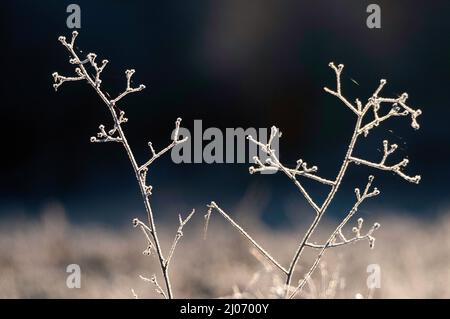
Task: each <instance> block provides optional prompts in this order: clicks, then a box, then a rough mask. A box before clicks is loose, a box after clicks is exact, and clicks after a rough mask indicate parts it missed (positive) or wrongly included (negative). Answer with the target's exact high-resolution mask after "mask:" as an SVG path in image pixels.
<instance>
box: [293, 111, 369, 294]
mask: <svg viewBox="0 0 450 319" xmlns="http://www.w3.org/2000/svg"><path fill="white" fill-rule="evenodd" d="M361 121H362V116H360V115H359V116H358V119H357V121H356V125H355V129H354V130H353V135H352V138H351V140H350V144H349V146H348V149H347V153H346V154H345V158H344V161H343V163H342V166H341V168H340V170H339V173H338V175H337V176H336V179H335V182H334V185H333V186H332V187H331V190H330V192H329V193H328V196H327V197H326V199H325V201H324V202H323V204H322V206H321V208H320V210H319V212H318V214H317V215H316V217H315V218H314V221H313V222H312V224H311V225H310V226H309V228H308V230H307V231H306V234H305V235H304V236H303V239H302V240H301V242H300V244H299V246H298V248H297V251H296V252H295V254H294V257H293V258H292V261H291V264H290V266H289V268H288V274H287V277H286V282H285V285H286V295H287V294H288V293H289V287H290V285H291V281H292V276H293V274H294V271H295V268H296V266H297V263H298V260H299V259H300V256H301V254H302V252H303V250H304V248H305V247H306V243H307V242H308V240H309V238H310V237H311V235H312V234H313V233H314V230H315V229H316V228H317V226H318V225H319V222H320V220H321V218H322V216H323V215H324V214H325V212H326V210H327V208H328V206H329V205H330V203H331V201H332V200H333V198H334V195H335V194H336V192H337V191H338V190H339V186H340V185H341V182H342V179H343V178H344V175H345V172H346V171H347V168H348V165H349V163H350V157H351V156H352V153H353V149H354V147H355V144H356V141H357V139H358V130H359V127H360V126H361ZM324 249H326V248H324Z"/></svg>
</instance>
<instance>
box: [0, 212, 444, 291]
mask: <svg viewBox="0 0 450 319" xmlns="http://www.w3.org/2000/svg"><path fill="white" fill-rule="evenodd" d="M203 213H204V212H199V213H198V214H197V215H196V216H194V218H193V220H192V223H191V224H188V225H187V226H186V228H185V236H184V237H183V239H182V242H181V244H180V245H179V247H178V250H177V251H176V254H175V257H174V260H173V262H174V263H173V265H172V266H173V268H172V269H171V274H172V284H173V287H174V291H175V294H176V297H179V298H202V297H207V298H218V297H227V296H228V297H230V296H234V297H243V298H245V297H269V298H276V297H277V296H278V294H279V288H280V287H281V278H280V277H279V276H278V273H277V272H276V270H274V269H270V267H267V265H266V264H265V263H264V261H263V260H262V259H261V258H260V257H259V255H258V254H256V253H252V251H251V249H250V247H249V245H248V244H247V243H246V242H245V241H244V240H243V239H242V237H241V236H240V234H238V233H237V232H236V231H235V230H234V229H233V228H231V227H230V226H229V225H227V224H225V222H224V221H223V220H221V219H220V216H219V215H216V216H213V218H212V219H211V225H210V229H209V235H208V238H207V240H206V241H204V240H203V237H202V236H203V230H202V222H203ZM236 219H237V220H240V221H242V225H245V227H246V228H247V230H248V231H249V232H250V233H251V234H253V235H254V237H255V238H256V239H257V240H259V241H260V242H261V243H262V245H263V246H264V247H266V248H267V249H268V250H269V251H270V252H272V253H273V255H274V256H275V257H277V258H279V259H280V260H281V261H283V264H285V265H286V264H287V263H288V260H289V258H290V256H291V255H292V253H293V251H294V249H295V245H296V244H295V241H296V240H297V239H298V237H299V235H301V234H303V233H300V232H298V233H293V232H289V233H288V232H280V231H276V232H274V231H270V230H269V229H267V228H265V227H263V226H262V225H260V224H258V222H256V221H255V220H252V219H249V218H245V216H243V215H238V216H236ZM376 221H379V222H381V224H382V227H381V229H379V230H378V231H377V233H376V237H377V240H376V245H375V249H373V250H370V249H369V247H368V243H367V242H359V243H356V244H353V245H350V246H344V247H342V248H333V249H332V250H329V252H328V253H327V254H326V258H324V263H323V264H322V266H321V267H320V269H318V270H317V271H316V273H315V275H314V276H313V279H314V280H313V282H312V283H311V285H310V286H309V287H307V288H306V289H305V292H304V294H303V295H302V297H306V298H309V297H314V298H325V297H326V298H354V297H355V296H356V295H357V294H361V295H362V296H363V297H368V296H370V295H373V297H374V298H450V267H449V265H450V215H447V216H445V217H440V218H439V219H436V220H434V221H429V222H425V221H419V220H416V219H412V218H399V217H396V218H394V217H389V215H382V216H380V215H378V216H377V220H376ZM373 222H374V221H367V223H368V224H367V225H366V227H369V226H368V225H369V224H372V223H373ZM351 225H353V224H351ZM300 228H301V227H300ZM326 228H327V227H323V228H322V234H325V233H324V232H323V230H324V229H326ZM350 228H351V227H350ZM0 230H1V231H0V297H2V298H132V297H133V295H132V293H131V288H133V289H134V291H135V292H136V294H137V295H138V296H139V298H159V295H158V294H156V293H155V292H154V288H153V287H152V286H151V284H149V283H146V282H143V281H142V280H140V279H139V277H138V276H139V275H140V274H142V275H144V276H147V277H150V276H151V275H152V274H153V272H154V271H157V269H158V268H157V260H156V258H154V257H149V256H144V255H143V254H142V251H143V250H144V249H145V248H146V243H145V241H144V238H143V237H142V233H141V232H140V231H139V230H138V229H133V228H132V226H131V222H130V226H129V227H128V226H127V227H124V228H123V229H120V230H117V229H111V228H107V227H104V226H103V227H99V226H86V225H84V226H74V225H71V224H70V223H68V222H67V221H66V219H65V218H64V214H62V213H58V212H57V211H56V212H50V213H48V212H47V213H45V214H44V215H43V216H42V217H41V218H40V219H39V220H34V221H25V220H14V221H12V220H3V221H2V222H1V223H0ZM347 230H348V231H349V232H350V229H347ZM175 231H176V225H172V226H170V227H168V226H164V227H162V228H161V229H160V231H159V232H160V236H161V237H162V242H163V243H164V247H163V248H164V250H165V251H167V249H168V246H169V245H170V243H171V240H172V236H173V234H174V233H175ZM169 234H170V236H169ZM315 239H316V240H318V241H319V240H320V238H315ZM311 253H312V250H309V251H308V254H305V257H306V258H307V260H308V262H311V260H312V259H311V257H312V256H313V255H312V254H311ZM73 263H75V264H78V265H80V267H81V273H82V277H81V288H80V289H68V288H67V286H66V278H67V275H68V273H66V267H67V265H68V264H73ZM369 264H379V265H380V267H381V288H380V289H376V290H374V291H372V292H369V291H368V289H367V286H366V279H367V276H368V275H369V274H368V273H367V272H366V269H367V266H368V265H369ZM303 265H305V264H303ZM303 270H304V269H303ZM300 271H301V269H300ZM157 274H158V276H160V275H159V273H158V272H157ZM298 275H299V274H298ZM159 278H160V277H159ZM159 281H160V282H162V280H161V279H159Z"/></svg>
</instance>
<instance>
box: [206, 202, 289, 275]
mask: <svg viewBox="0 0 450 319" xmlns="http://www.w3.org/2000/svg"><path fill="white" fill-rule="evenodd" d="M208 207H209V209H208V213H207V214H206V215H205V218H206V224H205V236H206V232H207V227H208V222H209V218H210V216H211V213H212V210H213V209H215V210H217V211H218V212H219V213H220V214H221V215H222V216H223V217H224V218H225V220H227V221H228V222H229V223H230V224H231V225H232V226H233V227H234V228H236V229H237V230H238V231H239V232H240V233H241V234H242V235H243V236H244V237H246V238H247V239H248V240H249V241H250V243H251V244H252V245H253V246H254V247H255V248H256V249H257V250H258V251H259V252H260V253H261V254H262V255H263V256H264V257H266V258H267V259H268V260H269V261H270V262H271V263H272V264H273V265H274V266H275V267H277V268H278V269H280V270H281V271H282V272H283V273H284V274H287V273H288V271H287V270H286V269H285V268H284V267H283V266H282V265H281V264H280V263H279V262H278V261H276V260H275V258H273V257H272V256H271V255H270V254H269V253H268V252H267V251H266V250H265V249H264V248H262V247H261V245H259V244H258V243H257V242H256V241H255V240H254V239H253V238H252V237H251V236H250V235H249V234H248V233H247V232H246V231H245V230H244V229H243V228H242V227H241V226H239V225H238V224H237V223H236V222H235V221H234V220H233V219H232V218H231V217H230V216H229V215H228V214H227V213H225V212H224V211H223V209H221V208H220V207H219V206H217V204H216V203H215V202H211V204H210V205H209V206H208Z"/></svg>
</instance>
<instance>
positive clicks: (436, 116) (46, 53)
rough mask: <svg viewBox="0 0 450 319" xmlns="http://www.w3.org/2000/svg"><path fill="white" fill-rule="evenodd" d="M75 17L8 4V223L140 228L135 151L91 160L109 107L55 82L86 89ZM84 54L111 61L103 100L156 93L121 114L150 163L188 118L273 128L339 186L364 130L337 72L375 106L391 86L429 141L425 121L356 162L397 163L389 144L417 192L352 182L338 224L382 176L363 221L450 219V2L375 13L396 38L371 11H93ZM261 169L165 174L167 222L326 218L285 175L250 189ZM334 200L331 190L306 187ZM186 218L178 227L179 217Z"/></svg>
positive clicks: (4, 201)
mask: <svg viewBox="0 0 450 319" xmlns="http://www.w3.org/2000/svg"><path fill="white" fill-rule="evenodd" d="M70 3H72V1H40V2H36V1H23V0H17V1H5V2H4V3H2V9H1V24H2V27H1V39H0V40H1V42H0V43H1V52H2V58H1V59H0V61H1V62H0V63H1V68H2V76H1V82H2V83H1V115H2V119H3V120H2V124H1V134H2V151H1V165H0V214H1V215H3V216H16V215H21V216H28V215H36V214H39V213H40V212H41V211H42V210H43V209H45V207H46V206H48V205H49V204H51V203H59V204H60V205H62V206H63V207H64V208H65V210H66V211H67V214H68V216H69V218H70V220H72V221H74V222H85V221H90V222H98V223H112V224H117V223H124V222H127V223H128V222H129V218H131V217H132V216H134V215H136V214H140V213H142V212H143V206H142V202H141V198H140V195H139V193H138V187H137V184H136V181H135V177H134V175H133V173H132V170H131V167H130V165H129V163H128V159H127V157H126V154H125V152H124V150H123V149H122V148H121V146H120V145H118V144H114V143H107V144H91V143H90V142H89V137H90V136H92V135H94V134H95V133H96V132H97V128H98V125H99V124H100V123H103V124H110V123H111V122H110V117H109V114H108V113H107V110H106V107H105V105H104V104H103V103H102V102H101V100H100V99H99V97H98V96H97V95H96V94H95V92H94V91H93V90H92V88H91V87H89V86H88V85H87V84H86V83H84V82H73V83H65V84H64V85H63V86H62V87H61V88H60V90H58V92H57V93H55V92H54V90H53V87H52V80H53V79H52V77H51V74H52V72H54V71H58V72H59V73H60V74H63V75H71V74H73V67H72V66H71V65H70V64H69V63H68V54H67V52H66V50H65V49H64V48H63V47H62V46H61V44H60V43H59V42H58V41H57V37H58V36H59V35H66V36H67V37H69V36H70V33H71V30H69V29H68V28H67V27H66V18H67V16H68V13H66V7H67V5H68V4H70ZM76 3H77V4H79V5H80V7H81V29H80V30H79V32H80V36H79V37H78V39H77V46H78V48H79V49H80V50H82V51H83V54H87V53H88V52H95V53H97V55H98V59H99V60H100V59H103V58H107V59H109V61H110V64H108V66H107V68H106V69H105V72H104V75H103V83H102V85H103V87H104V88H105V89H106V91H108V92H109V93H110V94H112V95H116V94H117V93H119V92H121V91H122V90H123V88H124V86H125V76H124V70H125V69H126V68H135V69H136V74H135V77H134V80H135V83H137V84H138V83H144V84H146V85H147V89H146V90H144V91H143V92H141V93H139V94H134V95H132V96H128V97H126V98H125V99H124V100H123V101H122V104H121V107H122V108H123V109H124V110H126V112H127V116H128V118H129V123H128V124H126V126H125V129H126V133H127V134H128V136H129V141H130V143H131V144H132V147H133V148H134V150H135V153H136V155H137V157H138V161H139V162H143V161H145V160H146V159H147V157H148V156H149V150H148V147H147V142H148V141H149V140H151V141H152V142H153V144H154V145H155V146H156V147H157V148H161V147H163V146H165V145H166V144H167V143H169V137H170V132H171V130H172V128H173V123H174V121H175V119H176V118H177V117H178V116H181V117H182V118H183V126H184V127H187V128H189V129H191V130H192V129H193V123H194V120H195V119H201V120H203V127H204V129H206V128H208V127H218V128H221V129H223V130H224V129H225V128H227V127H231V128H234V127H244V128H247V127H256V128H259V127H270V126H271V125H274V124H275V125H277V126H279V127H280V128H281V130H282V131H283V137H282V139H281V141H280V149H281V158H282V160H283V162H285V163H289V164H292V165H294V164H295V160H296V159H298V158H299V157H301V158H303V159H305V160H307V161H308V162H309V163H311V164H314V165H318V166H319V174H320V175H322V176H324V177H328V178H330V179H332V178H334V176H335V175H336V173H337V170H338V168H339V167H340V164H341V162H342V159H343V156H344V153H345V150H346V146H347V144H348V142H349V139H350V136H351V133H352V130H353V125H354V121H355V117H354V115H353V114H352V113H351V112H350V111H349V110H348V109H346V108H345V107H344V106H343V105H342V104H341V103H339V102H338V101H337V99H336V98H334V97H332V96H329V95H327V94H326V93H324V91H323V87H324V86H329V87H331V88H334V87H335V78H334V73H333V72H332V70H331V69H329V67H328V63H329V62H330V61H335V62H336V63H343V64H345V66H346V67H345V70H344V73H343V77H342V78H343V90H344V92H345V94H346V96H347V97H348V98H350V99H352V100H354V99H355V98H356V97H359V98H360V99H361V100H363V101H365V100H366V98H367V97H368V96H370V94H371V93H372V92H373V90H374V89H375V88H376V87H377V85H378V83H379V79H380V78H386V79H388V85H387V86H386V88H385V90H384V92H385V95H389V96H398V95H399V94H401V93H402V92H408V93H409V96H410V99H409V103H410V105H411V106H413V107H417V108H421V109H422V110H423V115H422V116H421V117H420V118H419V122H420V124H421V129H420V130H419V131H414V130H413V129H412V128H411V127H410V120H409V118H400V119H394V120H390V121H389V122H387V123H386V124H384V125H383V126H382V127H379V128H377V129H376V130H374V131H372V133H371V134H370V135H369V137H368V138H367V139H361V141H360V143H359V144H358V145H357V150H356V154H357V155H358V156H360V157H364V158H367V159H370V160H373V161H378V160H379V159H380V157H381V154H382V153H381V141H382V140H383V139H384V138H387V139H388V140H389V141H391V142H395V143H397V144H399V146H400V149H399V151H398V154H397V156H398V157H396V158H395V159H399V158H400V159H401V157H402V156H408V158H409V159H410V165H409V166H408V168H407V169H406V172H407V173H409V174H410V175H415V174H416V173H420V174H421V175H422V182H421V184H420V185H414V184H410V183H407V182H405V181H404V180H402V179H401V178H399V177H398V176H396V175H393V174H391V173H389V172H377V171H373V170H370V169H368V168H366V167H355V166H352V168H351V169H350V170H349V173H348V175H347V176H346V178H345V179H344V185H343V189H342V191H341V193H340V195H339V196H338V198H337V199H336V203H335V205H334V206H333V207H332V211H333V212H334V213H335V214H339V213H341V212H342V211H343V210H344V209H346V208H349V207H351V206H352V204H353V192H352V190H353V188H354V187H355V186H360V187H362V186H364V185H365V183H366V178H367V175H369V174H370V173H375V175H376V176H377V179H376V186H378V187H379V188H380V189H381V191H382V193H383V194H382V197H379V198H377V199H376V200H373V201H372V202H370V203H368V204H367V205H365V206H364V209H363V214H371V213H372V212H374V211H375V210H378V209H382V210H383V211H386V212H395V213H398V214H414V215H417V216H422V217H425V218H428V217H433V216H436V215H437V214H441V213H443V212H445V210H446V208H447V207H448V204H449V203H448V202H449V200H448V195H449V194H450V192H449V187H448V183H449V182H448V181H449V180H450V169H449V168H448V163H449V160H450V153H449V149H448V146H449V142H450V135H449V129H448V127H449V125H448V121H449V119H450V98H449V94H448V91H449V87H450V42H449V41H448V35H449V34H450V22H449V20H448V15H449V14H450V2H449V1H447V0H434V1H413V0H409V1H406V0H405V1H400V0H396V1H381V0H378V1H375V3H377V4H379V5H380V6H381V10H382V11H381V23H382V28H381V29H368V28H367V26H366V18H367V16H368V13H366V7H367V5H368V4H369V3H370V2H366V1H354V0H351V1H350V0H347V1H343V0H339V1H325V0H321V1H299V0H297V1H240V0H227V1H158V2H156V1H142V2H140V1H95V2H94V1H81V0H77V1H76ZM248 166H249V165H248V164H210V165H207V164H179V165H176V164H174V163H172V161H171V160H170V156H166V157H165V158H163V159H160V160H158V161H157V162H156V164H155V165H154V166H153V170H152V171H151V173H150V179H151V180H152V182H151V184H152V185H153V186H154V191H153V194H154V195H153V203H154V206H155V211H156V212H157V214H158V218H163V216H176V214H177V213H179V212H185V211H188V210H189V209H190V208H191V207H196V208H197V209H200V210H201V211H203V210H204V209H205V204H206V203H208V202H209V201H210V200H215V201H217V202H219V203H221V204H222V205H223V206H224V207H225V208H228V209H230V211H232V207H234V206H235V205H237V204H238V203H239V202H241V201H242V199H243V198H245V199H246V200H248V201H249V202H254V204H255V205H256V207H258V213H259V214H261V216H262V218H263V220H265V221H266V222H267V223H269V224H271V225H274V226H279V225H285V224H288V223H289V221H291V220H292V218H298V217H293V214H292V213H291V212H294V213H295V214H297V215H298V216H302V214H310V212H307V211H306V210H305V211H304V210H303V208H304V209H306V208H307V207H306V205H305V202H304V200H303V199H302V198H301V196H300V195H299V194H298V192H297V190H296V188H295V186H294V185H293V184H292V183H291V182H290V181H289V180H288V179H287V178H286V177H285V176H282V175H281V174H276V175H266V176H264V175H249V174H248ZM306 186H307V187H309V189H311V192H312V193H313V194H314V195H316V196H319V197H323V196H324V194H325V192H326V191H327V188H326V187H325V188H323V187H321V186H318V185H314V184H313V183H306ZM171 218H172V217H171Z"/></svg>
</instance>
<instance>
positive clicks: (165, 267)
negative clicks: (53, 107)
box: [53, 31, 194, 299]
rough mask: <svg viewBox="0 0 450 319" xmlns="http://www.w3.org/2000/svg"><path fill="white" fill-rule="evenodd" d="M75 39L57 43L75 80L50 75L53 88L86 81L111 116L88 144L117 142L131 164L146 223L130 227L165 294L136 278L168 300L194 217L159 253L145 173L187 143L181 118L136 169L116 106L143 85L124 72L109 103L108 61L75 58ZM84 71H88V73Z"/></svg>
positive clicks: (135, 222) (91, 56)
mask: <svg viewBox="0 0 450 319" xmlns="http://www.w3.org/2000/svg"><path fill="white" fill-rule="evenodd" d="M77 35H78V32H77V31H74V32H73V33H72V39H71V40H70V42H67V40H66V38H65V37H63V36H61V37H59V38H58V40H59V41H60V42H61V43H62V44H63V45H64V47H65V48H66V49H67V50H68V51H69V53H70V55H71V58H70V60H69V62H70V63H71V64H73V65H75V66H76V68H75V74H76V76H71V77H67V76H62V75H60V74H58V73H57V72H55V73H53V79H54V81H55V84H53V87H54V88H55V90H57V89H58V88H59V87H60V86H61V85H62V84H63V83H64V82H69V81H86V82H87V83H88V84H90V85H91V86H92V88H93V89H94V90H95V92H97V94H98V95H99V96H100V98H101V99H102V100H103V102H104V103H105V104H106V106H107V108H108V110H109V111H110V113H111V116H112V121H113V126H112V128H111V129H107V128H106V126H105V125H103V124H102V125H100V126H99V132H98V133H97V136H93V137H91V142H93V143H104V142H117V143H120V144H121V145H122V146H123V147H124V149H125V152H126V153H127V155H128V158H129V160H130V163H131V167H132V168H133V171H134V173H135V175H136V180H137V182H138V184H139V188H140V191H141V195H142V199H143V201H144V206H145V210H146V212H147V223H144V222H142V221H140V220H139V219H137V218H135V219H133V225H134V226H135V227H139V228H140V229H141V230H142V232H143V233H144V235H145V238H146V241H147V248H146V249H145V250H144V252H143V253H144V254H145V255H151V254H155V255H156V256H157V258H158V261H159V266H160V268H161V272H162V275H163V279H164V284H165V290H164V289H163V288H162V287H161V286H160V285H159V283H158V281H157V279H156V275H152V277H151V279H148V278H146V277H144V276H140V278H141V279H142V280H144V281H146V282H149V283H151V284H153V285H154V286H155V289H156V291H157V292H158V293H159V294H161V295H162V296H163V297H164V298H168V299H171V298H173V292H172V287H171V284H170V276H169V267H170V264H171V261H172V257H173V254H174V252H175V249H176V247H177V244H178V242H179V240H180V239H181V237H182V236H183V227H184V226H185V225H186V223H187V222H188V221H189V220H190V219H191V217H192V216H193V214H194V210H192V212H191V213H190V214H189V215H188V216H187V217H186V218H185V219H183V218H182V217H181V215H179V227H178V230H177V232H176V234H175V238H174V240H173V243H172V246H171V248H170V251H169V252H168V254H167V256H166V257H165V255H164V254H163V252H162V249H161V244H160V241H159V239H158V233H157V228H156V224H155V219H154V217H153V211H152V207H151V205H150V197H151V194H152V186H151V185H149V184H148V179H147V172H148V170H149V167H150V165H151V164H152V163H153V162H154V161H155V160H156V159H158V158H159V157H161V156H162V155H164V154H165V153H167V152H168V151H169V150H170V149H172V148H173V147H174V146H175V145H177V144H180V143H183V142H185V141H186V140H187V137H185V138H183V139H180V136H179V129H180V124H181V118H178V119H177V120H176V122H175V129H174V132H173V136H172V139H173V141H172V143H170V144H169V145H168V146H166V147H165V148H164V149H162V150H160V151H159V152H157V151H156V150H155V149H154V147H153V145H152V143H151V142H149V143H148V146H149V148H150V152H151V157H150V159H149V160H148V161H147V162H145V163H144V164H142V165H139V164H138V163H137V161H136V159H135V156H134V154H133V151H132V149H131V147H130V145H129V143H128V141H127V138H126V136H125V133H124V131H123V128H122V126H123V124H125V123H127V122H128V119H127V118H126V117H125V112H124V111H123V110H121V109H120V108H119V107H118V102H120V101H121V100H122V99H123V98H124V97H125V96H127V95H128V94H131V93H135V92H139V91H142V90H143V89H144V88H145V85H143V84H141V85H139V86H138V87H132V76H133V74H134V73H135V70H133V69H131V70H126V71H125V76H126V89H125V91H123V92H122V93H120V94H119V95H118V96H117V97H116V98H114V99H109V98H108V97H107V95H106V94H105V93H104V92H103V90H102V87H101V84H102V80H101V78H100V76H101V74H102V72H103V70H104V68H105V66H106V65H107V64H108V60H102V62H101V63H100V65H99V64H98V63H97V62H96V58H97V55H96V54H95V53H89V54H87V56H86V58H85V59H84V60H82V59H80V58H79V57H78V54H77V53H76V52H75V47H74V45H75V39H76V37H77ZM88 67H89V69H90V70H92V71H88ZM91 72H93V73H91ZM132 293H133V296H135V297H137V295H136V294H135V292H134V290H132Z"/></svg>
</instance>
